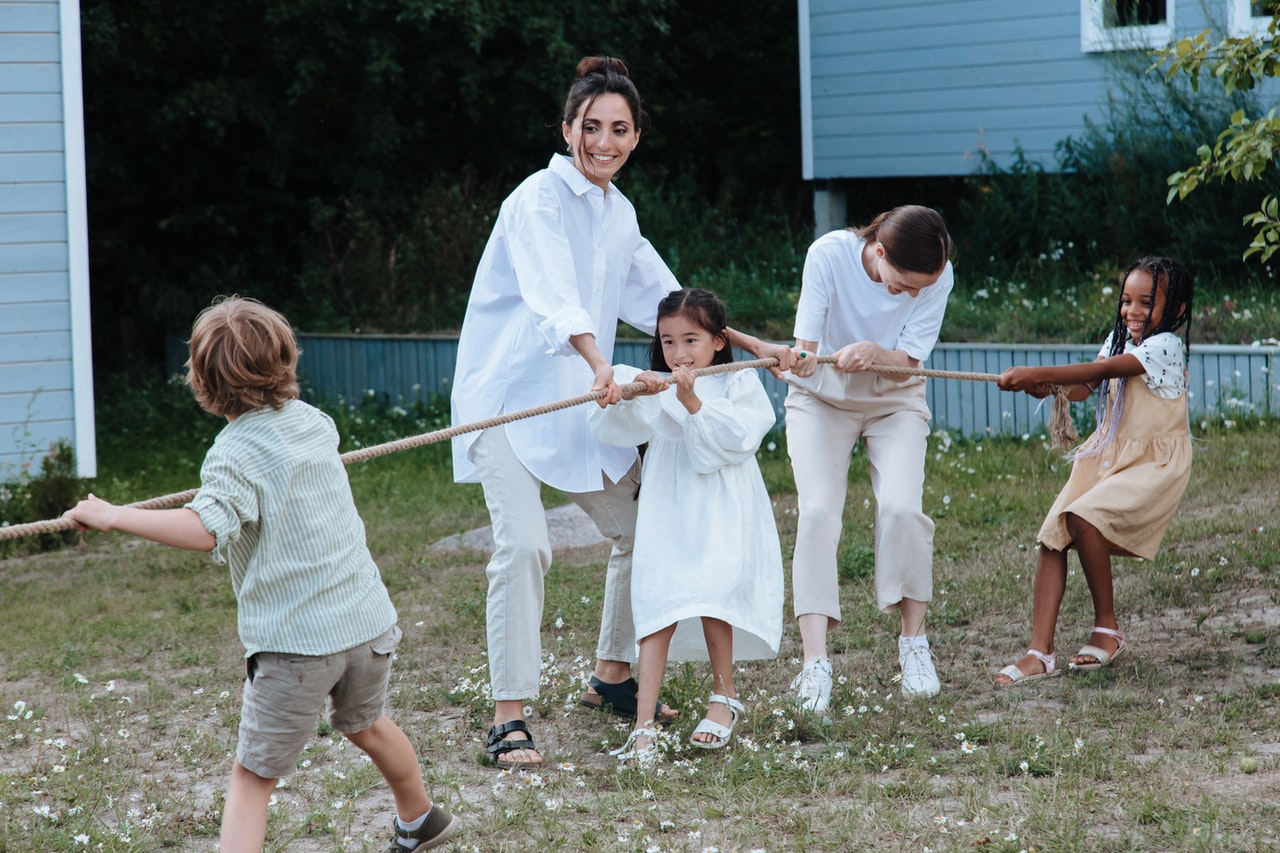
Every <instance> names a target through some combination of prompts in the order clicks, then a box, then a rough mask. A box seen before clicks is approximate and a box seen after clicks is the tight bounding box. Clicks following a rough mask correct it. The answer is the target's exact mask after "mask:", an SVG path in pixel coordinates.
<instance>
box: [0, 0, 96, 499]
mask: <svg viewBox="0 0 1280 853" xmlns="http://www.w3.org/2000/svg"><path fill="white" fill-rule="evenodd" d="M60 439H62V440H66V441H69V442H70V443H71V445H72V446H73V448H74V449H75V453H76V459H77V462H78V468H79V470H78V473H79V475H80V476H83V477H92V476H95V475H96V473H97V453H96V450H95V447H94V417H93V363H92V360H91V356H90V334H89V247H88V225H87V216H86V209H85V166H84V117H83V110H82V88H81V76H80V3H79V0H25V2H17V3H14V2H0V484H2V483H6V482H13V481H15V480H16V479H18V478H20V477H21V476H23V474H24V471H25V470H31V469H34V470H38V468H39V462H40V459H41V458H42V457H43V456H45V455H46V454H47V453H48V451H49V448H50V446H51V445H52V444H53V443H54V442H56V441H58V440H60Z"/></svg>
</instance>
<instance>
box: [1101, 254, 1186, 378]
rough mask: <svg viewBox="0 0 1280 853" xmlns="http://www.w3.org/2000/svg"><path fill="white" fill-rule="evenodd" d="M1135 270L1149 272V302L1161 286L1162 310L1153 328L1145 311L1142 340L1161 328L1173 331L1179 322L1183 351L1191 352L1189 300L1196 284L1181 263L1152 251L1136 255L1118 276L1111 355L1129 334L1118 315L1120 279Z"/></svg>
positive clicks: (1117, 352) (1126, 278)
mask: <svg viewBox="0 0 1280 853" xmlns="http://www.w3.org/2000/svg"><path fill="white" fill-rule="evenodd" d="M1135 270H1142V271H1143V272H1145V273H1147V274H1149V275H1150V276H1151V303H1152V304H1153V305H1154V304H1155V299H1156V292H1157V291H1158V290H1159V289H1160V287H1161V286H1163V287H1164V289H1165V294H1164V313H1163V314H1161V315H1160V322H1158V323H1156V326H1155V328H1154V329H1152V328H1150V324H1151V315H1150V314H1148V315H1147V325H1148V328H1146V329H1144V330H1143V332H1142V338H1143V340H1146V339H1147V338H1149V337H1151V336H1152V335H1158V334H1161V333H1162V332H1176V331H1177V330H1178V329H1181V328H1182V327H1183V326H1186V331H1185V332H1183V340H1184V341H1185V343H1186V346H1187V352H1191V302H1192V300H1193V299H1194V297H1195V292H1196V284H1195V281H1194V279H1192V278H1191V274H1190V273H1188V272H1187V271H1186V270H1185V269H1183V267H1182V264H1180V263H1178V262H1177V261H1175V260H1173V259H1172V258H1160V257H1155V256H1153V255H1151V256H1147V257H1145V258H1140V259H1139V260H1136V261H1134V262H1133V263H1131V264H1129V268H1128V269H1126V270H1125V271H1124V274H1123V275H1121V276H1120V297H1119V299H1118V300H1117V302H1116V322H1115V325H1114V326H1113V327H1112V329H1111V353H1110V354H1111V355H1120V354H1121V353H1123V352H1124V347H1125V344H1126V343H1128V341H1129V334H1128V332H1127V330H1126V329H1125V326H1124V320H1123V319H1122V318H1121V317H1120V309H1121V308H1122V307H1123V306H1124V283H1125V282H1126V281H1128V280H1129V276H1130V274H1132V273H1133V272H1134V271H1135Z"/></svg>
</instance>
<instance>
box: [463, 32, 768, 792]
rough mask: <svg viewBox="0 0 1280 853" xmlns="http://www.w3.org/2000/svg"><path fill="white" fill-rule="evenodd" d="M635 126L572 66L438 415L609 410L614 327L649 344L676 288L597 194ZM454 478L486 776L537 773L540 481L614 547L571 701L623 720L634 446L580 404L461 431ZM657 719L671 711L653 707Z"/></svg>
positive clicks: (626, 218) (601, 66)
mask: <svg viewBox="0 0 1280 853" xmlns="http://www.w3.org/2000/svg"><path fill="white" fill-rule="evenodd" d="M645 119H646V116H645V113H644V111H643V109H642V107H641V102H640V96H639V94H638V93H637V91H636V87H635V84H634V83H633V82H632V81H631V78H630V76H629V72H628V70H627V67H626V65H625V64H624V63H623V62H622V61H620V60H618V59H612V58H609V57H587V58H586V59H583V60H582V62H580V63H579V65H578V69H577V79H576V81H575V82H574V84H573V86H572V87H571V88H570V90H569V94H568V97H567V99H566V101H565V105H564V111H563V114H562V124H561V131H562V133H563V135H564V140H565V143H566V145H567V152H568V153H567V155H560V154H556V155H553V156H552V158H551V163H550V164H549V165H548V167H547V168H546V169H543V170H542V171H539V172H537V173H535V174H533V175H531V176H530V177H529V178H527V179H525V181H524V182H523V183H522V184H520V186H519V187H517V188H516V189H515V191H514V192H512V193H511V195H510V196H508V198H507V199H506V201H504V202H503V204H502V208H501V211H500V212H499V214H498V219H497V222H496V223H495V224H494V228H493V233H492V234H491V235H490V238H489V242H488V244H487V245H486V246H485V250H484V254H483V256H482V257H481V259H480V264H479V267H478V268H477V270H476V277H475V282H474V284H473V286H472V291H471V297H470V301H469V302H468V305H467V313H466V318H465V320H464V321H463V326H462V333H461V336H460V340H459V343H458V364H457V369H456V371H455V374H454V384H453V395H452V412H453V422H454V423H455V424H462V423H470V422H473V421H476V420H482V419H485V418H490V417H494V416H496V415H499V414H501V413H503V412H513V411H518V410H520V409H524V408H528V407H531V406H535V405H539V404H542V403H547V402H551V401H554V400H559V399H563V398H565V397H571V396H575V395H577V394H581V393H582V392H583V390H584V389H586V388H590V389H591V390H601V389H603V390H605V391H606V392H607V394H606V396H605V397H604V398H603V399H602V400H601V401H600V405H601V406H604V405H606V404H609V403H616V402H618V400H620V399H621V392H620V391H619V390H618V388H617V385H616V384H615V383H614V378H613V367H612V356H613V344H614V335H615V331H616V325H617V322H618V321H619V320H621V321H622V322H624V323H627V324H628V325H631V326H634V327H635V328H637V329H639V330H641V331H642V332H644V333H646V334H652V333H653V330H654V325H655V323H656V319H657V316H656V312H657V305H658V303H659V302H660V301H661V300H662V297H663V296H665V295H666V294H667V293H669V292H671V291H673V290H676V289H678V288H679V286H680V285H679V284H678V283H677V281H676V279H675V276H674V275H672V273H671V271H670V270H669V269H668V268H667V265H666V264H665V263H663V261H662V258H660V257H659V256H658V253H657V252H656V251H655V250H654V248H653V246H651V245H650V244H649V241H648V240H646V239H645V238H644V237H643V236H642V235H641V234H640V229H639V226H638V225H637V223H636V214H635V209H634V208H633V207H632V206H631V202H629V201H628V200H627V199H626V198H625V197H624V196H623V195H622V193H621V192H619V191H618V189H617V188H616V187H614V186H613V185H612V183H611V181H612V179H613V177H614V176H615V175H616V174H617V173H618V171H619V170H620V169H621V168H622V166H623V164H624V163H626V161H627V158H628V157H629V156H630V155H631V152H632V151H634V150H635V147H636V144H637V143H638V142H639V140H640V130H641V124H642V122H643V121H644V120H645ZM731 340H733V342H734V343H735V344H736V345H738V346H740V347H744V348H747V349H750V350H751V351H752V352H753V353H755V354H757V355H759V356H762V357H763V356H766V355H772V356H775V357H777V358H778V359H779V361H780V367H779V370H783V369H785V368H786V367H788V366H789V365H790V362H791V350H790V349H789V348H788V347H785V346H772V345H768V344H764V343H762V342H761V341H759V340H757V339H755V338H751V337H748V336H745V335H740V334H738V333H736V332H734V333H732V334H731ZM453 458H454V479H455V480H457V481H458V482H475V481H477V480H478V481H479V482H480V483H482V484H483V486H484V492H485V501H486V503H487V504H488V507H489V514H490V518H491V519H492V522H493V530H494V540H495V551H494V554H493V557H492V559H491V560H490V562H489V566H488V568H487V570H486V575H487V577H488V579H489V591H488V598H487V609H486V624H487V632H488V652H489V676H490V680H491V683H492V686H493V697H494V700H495V705H494V719H493V728H491V729H490V730H489V735H488V750H489V753H490V754H491V756H492V757H493V759H494V762H495V765H496V766H498V767H504V768H505V767H530V766H538V765H540V764H541V763H542V756H541V754H540V753H539V752H538V750H537V748H536V746H535V745H534V743H533V739H532V737H531V735H530V733H529V730H528V727H527V726H526V724H525V722H524V714H523V708H524V704H525V700H526V699H528V698H530V697H532V696H536V695H537V692H538V681H539V673H540V667H541V661H542V653H541V643H540V636H539V628H540V625H541V621H542V605H543V577H544V575H545V574H546V572H547V570H548V569H549V568H550V566H551V546H550V542H549V539H548V535H547V527H546V516H545V513H544V511H543V507H542V501H541V487H542V484H543V483H546V484H548V485H550V486H553V487H555V488H557V489H560V490H561V491H563V492H566V493H568V494H569V495H570V497H571V498H572V499H573V500H574V502H575V503H577V504H578V505H579V506H580V507H582V508H583V510H585V511H586V512H587V514H588V515H590V516H591V518H592V520H593V521H594V522H595V523H596V526H597V527H599V529H600V532H601V533H602V534H603V535H604V536H606V537H607V538H609V539H610V540H612V542H613V554H612V556H611V557H610V560H609V566H608V570H607V573H606V576H605V593H604V602H603V605H602V614H601V623H600V637H599V642H598V645H597V648H596V658H597V660H596V665H595V672H594V676H593V678H592V679H591V685H590V687H589V688H588V690H587V692H586V694H584V696H583V698H582V702H583V704H585V705H589V706H593V707H604V708H607V709H609V710H612V711H613V712H614V713H615V714H619V715H621V716H626V717H634V715H635V713H636V708H635V693H636V689H637V686H638V685H637V683H636V681H635V680H634V679H633V678H631V663H632V662H634V660H635V630H634V627H633V626H632V621H631V596H630V578H631V545H632V540H633V538H634V535H635V524H636V501H635V491H636V486H637V484H638V482H639V476H640V475H639V472H640V466H639V462H638V457H637V454H636V450H635V448H620V447H608V446H605V445H603V444H601V443H600V442H599V441H597V440H596V439H595V438H594V437H593V436H591V435H590V432H589V430H588V427H587V415H586V411H585V410H584V409H583V408H582V407H576V408H571V409H565V410H562V411H559V412H554V413H551V414H547V415H540V416H538V417H536V418H529V419H525V420H520V421H516V422H513V423H510V424H507V425H505V426H501V427H495V428H492V429H487V430H485V431H483V432H481V433H479V434H475V433H469V434H466V435H463V436H460V437H458V438H455V439H454V441H453ZM656 711H657V712H658V714H659V716H669V715H670V714H671V712H670V709H667V708H665V707H664V708H660V709H656Z"/></svg>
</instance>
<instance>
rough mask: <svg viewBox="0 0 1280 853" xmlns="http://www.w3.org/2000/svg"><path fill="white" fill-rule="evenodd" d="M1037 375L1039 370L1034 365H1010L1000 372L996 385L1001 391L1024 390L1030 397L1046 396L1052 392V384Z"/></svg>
mask: <svg viewBox="0 0 1280 853" xmlns="http://www.w3.org/2000/svg"><path fill="white" fill-rule="evenodd" d="M1039 377H1040V371H1038V370H1036V369H1035V368H1034V367H1010V368H1009V369H1008V370H1006V371H1005V372H1004V373H1001V374H1000V378H999V379H997V380H996V385H997V386H999V388H1000V390H1002V391H1026V392H1027V393H1028V394H1030V395H1031V396H1032V397H1048V396H1049V395H1050V394H1052V393H1053V388H1052V385H1051V383H1049V382H1045V381H1044V380H1042V379H1040V378H1039Z"/></svg>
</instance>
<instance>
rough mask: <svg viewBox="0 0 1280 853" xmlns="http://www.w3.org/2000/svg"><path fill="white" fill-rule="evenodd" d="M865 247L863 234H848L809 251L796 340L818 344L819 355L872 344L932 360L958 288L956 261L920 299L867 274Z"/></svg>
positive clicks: (819, 243)
mask: <svg viewBox="0 0 1280 853" xmlns="http://www.w3.org/2000/svg"><path fill="white" fill-rule="evenodd" d="M864 245H866V241H865V240H863V239H862V238H861V237H859V236H858V235H857V234H855V233H854V232H852V231H848V230H843V231H832V232H831V233H829V234H824V235H823V236H821V237H819V238H818V239H817V240H815V241H814V242H813V245H811V246H810V247H809V252H808V254H807V255H806V256H805V261H804V275H803V278H802V282H801V287H800V301H799V303H798V304H797V305H796V325H795V335H796V340H799V341H817V342H818V355H831V354H832V353H834V352H835V351H836V350H838V349H840V348H841V347H843V346H846V345H848V344H851V343H855V342H857V341H872V342H874V343H877V344H879V345H880V346H882V347H884V348H885V349H888V350H902V351H903V352H905V353H907V354H908V355H910V356H911V357H912V358H915V359H917V360H919V361H922V362H923V361H927V360H928V358H929V354H930V353H931V352H933V345H934V344H936V343H937V342H938V333H939V332H940V331H941V329H942V315H943V313H944V312H945V311H946V308H947V297H948V296H950V295H951V288H952V287H954V286H955V276H954V275H953V274H952V270H951V262H950V261H948V262H947V265H946V266H945V267H944V268H943V270H942V275H941V276H940V277H939V278H938V280H937V281H936V282H934V283H933V284H931V285H929V286H928V287H926V288H924V289H923V290H921V291H920V294H919V295H918V296H914V297H913V296H909V295H907V294H906V293H899V294H892V293H890V292H889V290H888V288H886V287H885V286H884V284H883V283H882V282H878V281H872V279H871V276H869V275H867V270H866V268H865V267H864V266H863V265H862V247H863V246H864Z"/></svg>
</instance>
